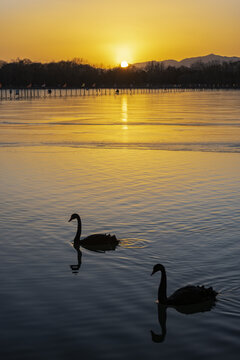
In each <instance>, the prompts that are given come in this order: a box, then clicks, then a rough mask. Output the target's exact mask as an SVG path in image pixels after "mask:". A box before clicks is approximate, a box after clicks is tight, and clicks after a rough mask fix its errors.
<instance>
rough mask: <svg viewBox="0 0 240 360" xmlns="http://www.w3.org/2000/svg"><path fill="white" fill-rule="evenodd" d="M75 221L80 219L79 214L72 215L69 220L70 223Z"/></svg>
mask: <svg viewBox="0 0 240 360" xmlns="http://www.w3.org/2000/svg"><path fill="white" fill-rule="evenodd" d="M74 219H78V220H79V219H80V216H79V215H78V214H72V215H71V217H70V219H69V220H68V222H70V221H72V220H74Z"/></svg>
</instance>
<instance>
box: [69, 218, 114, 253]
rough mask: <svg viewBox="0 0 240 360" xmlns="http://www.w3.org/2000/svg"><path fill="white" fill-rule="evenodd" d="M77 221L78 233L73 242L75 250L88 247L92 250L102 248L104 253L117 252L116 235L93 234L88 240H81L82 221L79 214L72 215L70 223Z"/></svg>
mask: <svg viewBox="0 0 240 360" xmlns="http://www.w3.org/2000/svg"><path fill="white" fill-rule="evenodd" d="M74 219H76V220H77V222H78V226H77V233H76V236H75V238H74V240H73V244H74V248H75V249H76V248H77V247H79V246H83V247H86V248H88V249H90V250H94V248H95V249H96V248H98V247H101V250H102V251H107V250H115V248H116V246H117V245H118V244H119V240H117V238H116V236H115V235H110V234H93V235H89V236H87V237H86V238H84V239H82V240H80V237H81V232H82V221H81V218H80V216H79V215H78V214H72V216H71V217H70V219H69V220H68V222H70V221H72V220H74Z"/></svg>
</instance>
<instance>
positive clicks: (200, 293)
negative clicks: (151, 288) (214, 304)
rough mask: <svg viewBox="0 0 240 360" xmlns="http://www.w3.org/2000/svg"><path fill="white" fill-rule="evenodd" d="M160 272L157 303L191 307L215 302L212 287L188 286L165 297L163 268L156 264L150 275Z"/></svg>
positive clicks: (165, 279) (164, 271)
mask: <svg viewBox="0 0 240 360" xmlns="http://www.w3.org/2000/svg"><path fill="white" fill-rule="evenodd" d="M157 271H161V273H162V276H161V282H160V285H159V289H158V301H159V303H160V304H165V305H170V306H181V305H192V304H198V303H202V302H207V301H215V299H216V296H217V294H218V293H217V292H216V291H214V290H213V288H212V287H209V288H205V287H204V286H193V285H188V286H185V287H182V288H180V289H178V290H176V291H175V292H174V293H173V294H172V295H171V296H169V297H167V276H166V270H165V267H164V266H163V265H162V264H157V265H155V266H154V267H153V272H152V275H153V274H155V272H157Z"/></svg>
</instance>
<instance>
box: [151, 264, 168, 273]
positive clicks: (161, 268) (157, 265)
mask: <svg viewBox="0 0 240 360" xmlns="http://www.w3.org/2000/svg"><path fill="white" fill-rule="evenodd" d="M157 271H165V267H164V266H163V265H162V264H156V265H154V267H153V271H152V273H151V275H153V274H155V273H156V272H157Z"/></svg>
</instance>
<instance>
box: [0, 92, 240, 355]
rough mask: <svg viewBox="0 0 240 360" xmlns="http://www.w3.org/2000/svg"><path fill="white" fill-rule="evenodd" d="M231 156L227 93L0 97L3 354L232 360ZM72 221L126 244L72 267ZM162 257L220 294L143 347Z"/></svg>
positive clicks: (239, 225)
mask: <svg viewBox="0 0 240 360" xmlns="http://www.w3.org/2000/svg"><path fill="white" fill-rule="evenodd" d="M183 150H184V151H183ZM239 151H240V93H239V92H237V91H236V92H232V91H227V92H188V93H163V94H147V95H144V94H142V95H132V96H131V95H121V96H99V97H76V98H65V99H40V100H33V101H19V102H17V101H15V102H10V101H6V102H1V103H0V164H1V172H0V178H1V188H0V211H1V217H0V229H1V236H0V256H1V261H0V282H1V297H0V313H1V323H0V327H1V337H0V354H1V358H2V359H16V360H18V359H36V360H38V359H71V358H83V359H94V360H95V359H121V360H122V359H135V358H138V359H168V360H172V359H173V360H175V359H187V360H188V359H189V360H190V359H225V358H226V357H227V358H228V359H229V360H230V359H231V360H232V359H238V356H239V352H240V343H239V336H240V300H239V298H240V284H239V281H240V280H239V279H240V266H239V257H240V246H239V234H240V205H239V204H240V195H239V194H240V191H239V190H240V189H239V178H240V162H239V156H240V155H239ZM73 212H78V213H79V214H80V215H81V217H82V221H83V236H86V235H89V234H91V233H94V232H111V233H114V234H116V236H117V237H118V238H119V239H121V240H122V243H121V246H119V247H118V248H117V249H116V250H115V251H111V252H106V253H97V252H92V251H89V250H86V249H82V262H81V266H80V268H79V270H75V271H72V269H71V265H77V264H78V258H77V253H76V251H75V250H74V248H73V247H72V244H71V242H72V240H73V238H74V236H75V232H76V223H74V222H71V223H68V219H69V217H70V215H71V214H72V213H73ZM159 262H160V263H162V264H164V265H165V267H166V269H167V275H168V294H170V293H171V292H173V291H174V290H176V289H177V288H178V287H181V286H184V285H187V284H189V283H192V284H196V285H197V284H200V285H201V284H205V285H208V286H213V287H214V288H215V289H216V290H217V291H220V292H221V294H220V295H219V297H218V301H217V302H216V305H215V306H214V307H213V308H212V309H211V311H206V312H197V313H194V314H189V315H186V314H183V313H180V312H177V311H176V310H175V309H171V308H168V309H167V318H166V322H165V325H166V334H165V336H162V337H161V336H160V337H158V336H155V337H154V336H153V338H152V335H151V331H153V332H154V333H155V334H158V335H161V333H162V329H161V326H160V324H159V317H161V315H162V314H158V306H157V304H156V303H155V300H156V298H157V288H158V284H159V275H160V274H159V273H157V274H155V275H154V276H153V277H151V276H150V274H151V272H152V267H153V265H154V264H156V263H159ZM153 340H155V341H156V340H157V341H159V340H162V341H161V342H159V343H157V342H154V341H153Z"/></svg>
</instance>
